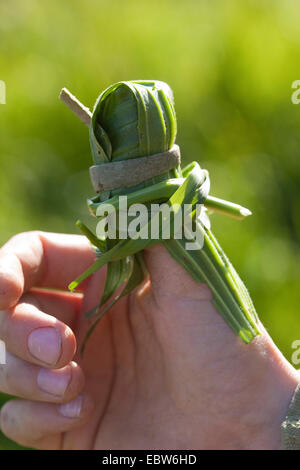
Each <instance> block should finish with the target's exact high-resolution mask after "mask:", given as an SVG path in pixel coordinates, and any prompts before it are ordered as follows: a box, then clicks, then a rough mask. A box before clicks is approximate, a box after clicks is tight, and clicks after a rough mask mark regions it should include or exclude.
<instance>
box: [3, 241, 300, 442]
mask: <svg viewBox="0 0 300 470" xmlns="http://www.w3.org/2000/svg"><path fill="white" fill-rule="evenodd" d="M144 258H145V262H146V264H147V268H148V270H149V273H150V277H149V279H148V280H147V281H146V282H145V283H144V284H143V285H142V286H141V287H140V288H139V289H138V290H137V291H135V292H134V293H133V294H131V295H130V296H128V297H127V298H124V299H122V300H121V301H119V302H118V303H117V305H116V306H115V307H114V308H112V309H111V311H110V312H109V313H108V314H107V315H105V317H103V319H102V320H101V322H100V323H99V325H98V326H97V328H96V330H95V331H94V333H93V335H92V336H91V338H90V340H89V342H88V344H87V347H86V350H85V354H84V357H83V359H82V358H81V357H80V355H79V354H78V353H76V345H77V347H78V349H79V346H80V344H81V342H82V340H83V338H84V335H85V333H86V331H87V326H88V323H87V321H86V320H85V319H84V313H85V312H87V311H88V310H89V309H91V308H93V307H94V306H95V305H96V304H97V302H99V299H100V296H101V291H102V288H103V284H104V280H105V270H101V271H99V272H98V273H96V274H95V275H93V276H91V277H90V278H89V279H88V280H87V281H85V282H84V283H83V284H82V285H81V286H80V287H81V289H82V292H81V293H80V294H78V293H77V294H71V293H68V292H67V290H66V286H67V285H68V283H69V282H70V281H72V280H73V279H74V278H75V277H76V276H77V275H79V274H80V273H81V272H82V271H83V270H85V269H86V268H87V267H88V266H90V264H91V263H92V262H93V260H94V254H93V252H92V250H91V249H90V246H89V243H88V242H87V241H86V239H85V238H84V237H80V236H77V235H62V234H52V233H51V234H50V233H43V232H28V233H23V234H19V235H17V236H15V237H13V238H12V239H11V240H10V241H9V242H8V243H6V245H4V246H3V247H2V249H1V250H0V309H1V312H0V338H2V339H3V340H4V341H5V343H6V348H7V363H6V365H3V366H0V390H1V391H3V392H5V393H9V394H11V395H14V396H17V397H18V398H17V399H14V400H11V401H9V402H7V403H6V404H5V405H4V406H3V407H2V410H1V414H0V427H1V430H2V432H3V433H4V434H6V435H7V436H8V437H10V438H11V439H13V440H15V441H17V442H18V443H20V444H22V445H25V446H29V447H34V448H40V449H280V446H281V437H280V424H281V422H282V421H283V419H284V417H285V415H286V412H287V409H288V405H289V402H290V400H291V397H292V395H293V393H294V390H295V387H296V386H297V384H298V382H299V377H298V373H297V371H296V370H295V369H294V368H293V367H292V366H291V365H290V364H289V363H288V362H287V361H286V360H285V358H284V357H283V355H282V354H281V353H280V351H279V350H278V349H277V347H276V346H275V345H274V343H273V342H272V340H271V338H270V336H269V335H268V333H267V332H266V331H265V329H264V328H263V326H262V325H260V327H261V329H262V335H260V336H258V337H257V338H256V339H255V340H254V341H253V342H252V343H250V344H249V345H245V344H244V343H242V342H241V340H240V339H239V338H238V337H237V336H236V335H235V334H234V333H233V332H232V331H231V329H230V328H229V327H228V326H227V324H226V323H225V322H224V320H223V319H222V318H221V316H220V315H219V313H218V312H217V310H216V309H215V308H214V306H213V304H212V294H211V292H210V290H209V289H208V287H207V286H206V285H203V284H197V283H196V282H194V281H193V280H192V279H191V278H190V277H189V275H188V274H187V273H186V272H185V270H184V269H183V268H181V267H180V266H179V265H178V264H177V263H176V262H175V261H174V260H173V259H172V258H171V257H170V256H169V254H168V253H167V252H166V251H165V250H164V248H163V247H162V246H160V245H156V246H154V247H152V248H150V249H149V250H146V251H145V252H144ZM45 287H47V288H51V289H52V290H45V289H44V288H45ZM38 335H40V336H38ZM37 341H40V343H38V342H37ZM55 344H57V346H58V349H56V350H55V348H54V346H55ZM30 348H31V349H30ZM33 353H34V354H33ZM38 356H39V357H38ZM47 390H48V391H47Z"/></svg>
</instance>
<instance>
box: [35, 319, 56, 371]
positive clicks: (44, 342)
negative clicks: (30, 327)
mask: <svg viewBox="0 0 300 470" xmlns="http://www.w3.org/2000/svg"><path fill="white" fill-rule="evenodd" d="M28 349H29V351H30V353H31V354H32V356H33V357H35V358H36V359H38V360H39V361H42V362H45V363H46V364H49V365H55V364H56V363H57V361H58V359H59V358H60V355H61V336H60V332H59V330H58V329H56V328H51V327H45V328H37V329H36V330H34V331H32V332H31V333H30V335H29V336H28Z"/></svg>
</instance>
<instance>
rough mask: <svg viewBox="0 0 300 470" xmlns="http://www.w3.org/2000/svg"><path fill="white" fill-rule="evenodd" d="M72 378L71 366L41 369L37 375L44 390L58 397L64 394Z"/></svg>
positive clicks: (38, 381)
mask: <svg viewBox="0 0 300 470" xmlns="http://www.w3.org/2000/svg"><path fill="white" fill-rule="evenodd" d="M70 380H71V369H70V367H69V366H67V367H64V368H63V369H60V370H49V369H40V371H39V373H38V375H37V383H38V386H39V388H40V389H41V390H43V392H47V393H51V395H56V396H58V397H62V396H64V394H65V392H66V389H67V387H68V385H69V383H70Z"/></svg>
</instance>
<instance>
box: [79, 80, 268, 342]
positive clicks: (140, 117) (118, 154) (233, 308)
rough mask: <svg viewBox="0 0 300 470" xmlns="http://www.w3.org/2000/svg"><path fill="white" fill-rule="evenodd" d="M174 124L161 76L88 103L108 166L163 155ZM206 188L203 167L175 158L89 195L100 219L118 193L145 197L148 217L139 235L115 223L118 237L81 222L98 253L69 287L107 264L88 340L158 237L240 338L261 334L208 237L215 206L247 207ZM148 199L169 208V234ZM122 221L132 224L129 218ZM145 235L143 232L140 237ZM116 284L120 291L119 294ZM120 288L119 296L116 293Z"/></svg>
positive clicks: (131, 202)
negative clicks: (154, 171)
mask: <svg viewBox="0 0 300 470" xmlns="http://www.w3.org/2000/svg"><path fill="white" fill-rule="evenodd" d="M176 131H177V122H176V114H175V108H174V99H173V93H172V91H171V89H170V87H169V86H168V85H167V84H166V83H163V82H160V81H128V82H120V83H116V84H114V85H112V86H111V87H109V88H107V89H106V90H105V91H104V92H103V93H101V95H100V96H99V98H98V100H97V102H96V104H95V107H94V110H93V114H92V119H91V123H90V144H91V149H92V154H93V158H94V163H95V165H105V164H108V165H109V164H110V163H111V162H122V161H127V160H132V161H133V163H132V164H133V165H134V159H137V160H136V164H137V165H138V164H140V161H141V160H140V157H147V156H150V155H155V154H162V157H161V158H163V156H164V152H166V151H169V150H170V149H172V147H173V145H174V143H175V138H176ZM173 148H174V147H173ZM102 168H103V166H102ZM100 169H101V167H100ZM124 180H126V178H125V175H124ZM209 188H210V181H209V175H208V172H207V171H206V170H203V169H201V167H200V166H199V164H198V163H197V162H193V163H191V164H189V165H188V166H187V167H186V168H184V169H182V170H181V167H180V164H179V163H178V164H176V166H174V167H173V168H172V169H169V170H168V171H162V173H161V174H158V175H156V176H151V177H150V178H149V177H148V176H147V174H145V175H144V179H143V181H142V182H139V183H138V184H134V185H126V184H122V185H121V187H118V188H113V189H110V190H107V189H104V190H102V191H100V192H99V194H97V195H96V196H95V197H93V198H91V199H89V200H88V207H89V210H90V212H91V213H92V214H93V215H94V216H96V217H98V218H99V221H101V220H102V222H103V221H104V222H105V223H106V222H107V221H108V217H107V216H106V217H105V216H104V215H103V214H104V212H103V209H104V208H105V207H107V204H110V205H111V207H113V208H114V209H115V210H116V211H117V213H118V211H119V209H120V201H121V200H122V197H120V196H126V198H127V199H126V203H127V205H128V208H129V209H132V208H133V207H134V206H135V205H136V204H144V205H145V206H146V207H147V209H148V211H147V217H146V220H144V222H143V223H141V224H140V237H135V238H130V237H128V236H127V237H124V236H123V234H122V232H121V230H120V226H118V225H117V230H116V236H115V238H109V237H107V236H104V235H103V233H102V232H101V233H99V232H98V231H97V234H96V235H95V234H93V233H91V232H90V231H89V229H88V228H87V227H86V226H85V225H84V224H82V223H81V222H78V226H79V228H80V229H81V231H82V232H83V233H84V234H85V235H86V236H87V237H88V238H89V240H90V241H91V243H92V245H93V246H94V247H95V249H96V252H97V260H96V261H95V263H94V264H93V265H92V266H91V267H90V268H89V269H88V270H87V271H86V272H85V273H83V274H82V275H81V276H79V278H78V279H76V280H75V281H74V282H72V283H71V285H70V289H71V290H73V289H75V288H76V287H77V285H78V284H79V283H80V282H82V281H83V280H84V279H85V278H86V277H88V276H89V275H90V274H92V273H94V272H95V271H97V270H98V269H100V268H101V267H102V266H103V265H105V264H107V277H106V283H105V287H104V291H103V295H102V299H101V302H100V304H99V305H98V306H96V307H95V308H94V309H93V310H92V311H90V312H88V314H87V316H88V317H92V318H93V322H92V325H91V327H90V329H89V332H88V335H87V337H86V340H87V338H88V336H89V335H90V334H91V332H92V331H93V329H94V327H95V325H96V324H97V322H98V321H99V319H100V318H101V317H102V316H103V314H104V313H105V312H107V311H108V310H109V308H110V307H111V306H112V305H113V303H115V302H116V301H117V300H118V299H119V298H120V297H121V296H124V295H127V294H128V293H130V292H131V291H133V290H134V289H135V288H136V287H137V286H138V285H139V284H140V283H141V282H142V281H143V280H144V279H145V276H146V275H147V271H146V268H145V265H144V263H143V257H142V254H141V252H142V250H143V249H144V248H145V247H147V246H149V245H151V244H153V243H158V242H160V243H162V244H163V245H164V247H165V248H166V249H167V251H168V252H169V253H170V255H171V256H172V257H173V258H174V259H175V260H176V261H177V262H178V263H179V264H181V266H183V267H184V269H186V271H187V272H188V273H189V274H190V275H191V276H192V277H193V279H195V280H196V281H197V282H205V283H207V284H208V286H209V287H210V289H211V290H212V293H213V302H214V304H215V306H216V308H217V309H218V311H219V312H220V314H221V315H222V316H223V318H224V319H225V321H226V322H227V323H228V324H229V325H230V327H231V328H232V329H233V330H234V331H235V332H236V333H237V334H238V335H239V337H240V338H241V339H242V340H243V341H244V342H246V343H249V342H250V341H251V340H252V339H253V338H254V337H255V336H256V335H257V334H259V333H260V332H259V329H258V326H257V323H258V318H257V314H256V312H255V309H254V306H253V303H252V301H251V298H250V296H249V294H248V291H247V289H246V287H245V286H244V284H243V282H242V281H241V279H240V278H239V276H238V274H237V272H236V271H235V269H234V268H233V266H232V264H231V263H230V261H229V260H228V258H227V257H226V255H225V254H224V252H223V250H222V248H221V247H220V245H219V244H218V242H217V241H216V239H215V237H214V236H213V234H212V232H211V230H210V222H209V218H208V215H207V213H211V212H213V211H216V212H221V213H224V214H226V215H231V216H233V217H234V216H236V217H237V218H243V217H244V216H246V215H249V214H250V212H249V211H248V210H247V209H245V208H242V207H241V206H238V205H236V204H233V203H229V202H226V201H223V200H220V199H217V198H214V197H212V196H210V195H209ZM153 204H161V205H162V206H164V210H165V209H166V208H167V209H169V213H168V214H169V219H168V220H169V222H170V232H169V236H167V237H165V236H164V232H163V220H164V218H163V215H162V213H163V211H158V212H157V211H156V212H153V211H152V210H151V207H152V205H153ZM186 206H188V207H189V211H188V212H185V207H186ZM179 208H182V209H183V211H182V213H183V214H184V218H182V219H181V228H182V230H181V232H180V236H178V220H179V219H178V217H177V216H178V214H179V212H180V211H179ZM129 212H130V210H129ZM119 215H120V212H119ZM128 221H129V222H128ZM183 221H184V222H183ZM127 222H128V223H129V225H130V217H129V219H127ZM183 225H184V227H183ZM103 227H104V225H102V228H103ZM154 227H158V231H157V233H156V236H155V237H153V236H151V234H153V228H154ZM142 234H143V236H142ZM145 234H147V235H148V236H147V237H145V236H144V235H145ZM188 247H191V248H188ZM195 247H196V248H195ZM121 286H123V290H121V293H120V289H119V288H120V287H121ZM117 290H118V292H119V294H118V295H116V294H115V292H116V291H117ZM86 340H85V342H86ZM85 342H84V344H85Z"/></svg>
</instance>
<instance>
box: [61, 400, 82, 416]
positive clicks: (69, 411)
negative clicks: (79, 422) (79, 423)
mask: <svg viewBox="0 0 300 470" xmlns="http://www.w3.org/2000/svg"><path fill="white" fill-rule="evenodd" d="M82 401H83V398H82V396H79V397H77V398H74V400H72V401H69V402H68V403H64V404H63V405H60V407H59V411H60V414H62V415H63V416H64V417H65V418H79V417H80V415H81V409H82Z"/></svg>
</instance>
